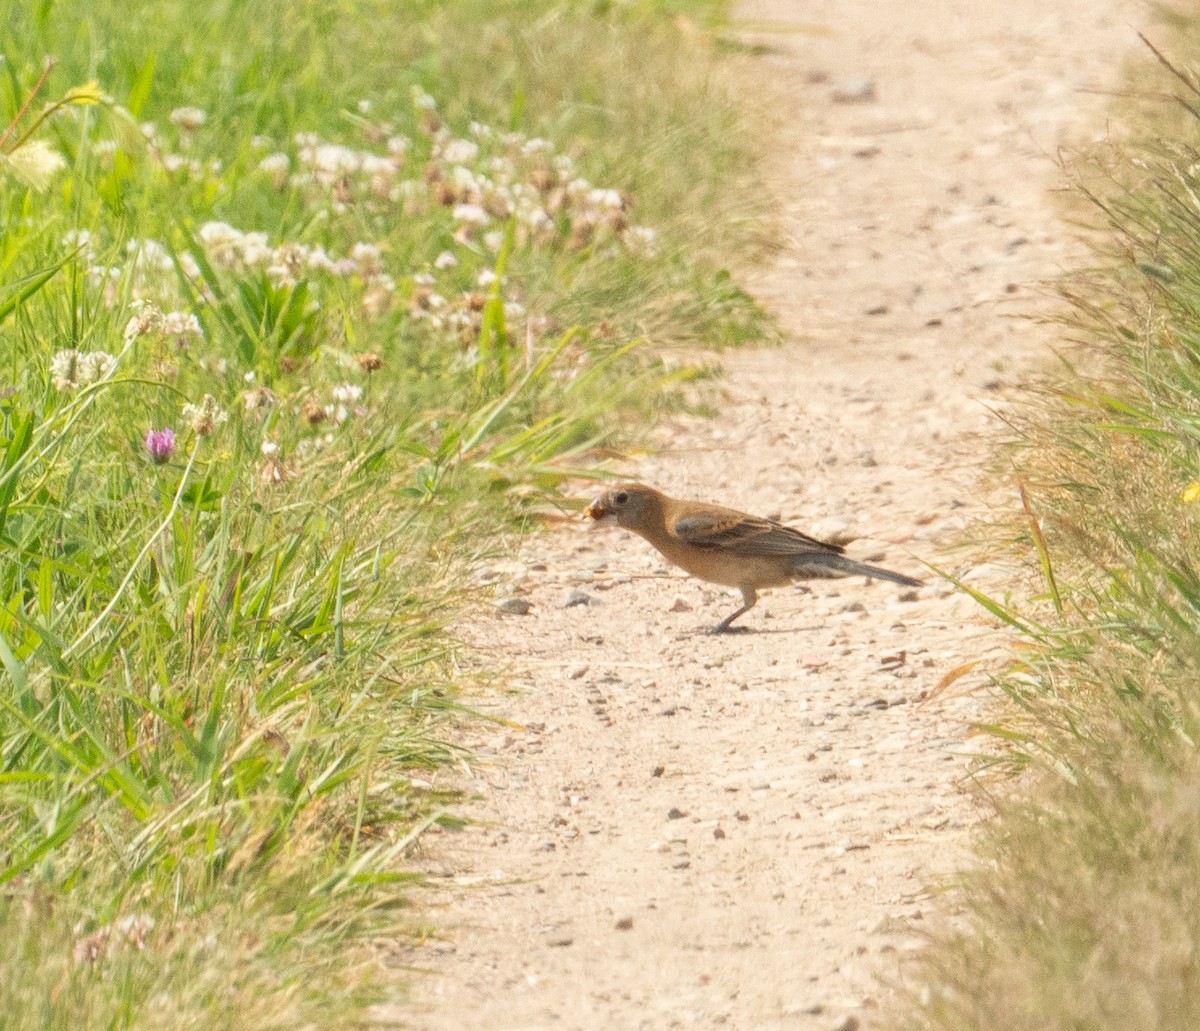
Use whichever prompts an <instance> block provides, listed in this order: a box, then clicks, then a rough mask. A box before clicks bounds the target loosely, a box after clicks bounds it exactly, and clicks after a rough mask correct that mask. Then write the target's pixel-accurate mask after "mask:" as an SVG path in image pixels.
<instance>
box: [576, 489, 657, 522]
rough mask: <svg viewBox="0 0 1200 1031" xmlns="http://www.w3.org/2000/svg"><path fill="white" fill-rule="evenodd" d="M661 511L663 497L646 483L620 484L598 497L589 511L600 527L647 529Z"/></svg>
mask: <svg viewBox="0 0 1200 1031" xmlns="http://www.w3.org/2000/svg"><path fill="white" fill-rule="evenodd" d="M661 508H662V495H661V494H660V493H659V492H658V491H656V490H655V489H654V488H653V487H647V486H646V485H645V484H644V483H618V484H617V485H616V486H615V487H610V488H609V489H608V490H606V491H605V492H604V493H603V494H601V495H599V496H598V497H597V498H596V500H595V501H593V502H592V504H591V507H590V508H589V509H588V515H590V516H591V517H592V518H593V519H594V520H596V522H597V523H598V524H602V525H615V526H625V527H629V528H631V529H636V528H638V527H643V526H646V525H647V524H648V523H650V522H652V521H653V519H654V515H655V514H656V513H658V512H660V510H661Z"/></svg>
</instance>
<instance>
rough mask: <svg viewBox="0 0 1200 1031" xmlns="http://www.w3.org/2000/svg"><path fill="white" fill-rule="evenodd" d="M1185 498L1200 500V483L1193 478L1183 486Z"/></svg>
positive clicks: (1189, 500)
mask: <svg viewBox="0 0 1200 1031" xmlns="http://www.w3.org/2000/svg"><path fill="white" fill-rule="evenodd" d="M1182 497H1183V500H1184V501H1187V502H1192V501H1200V483H1197V482H1196V481H1195V480H1193V481H1192V482H1191V483H1189V484H1188V485H1187V486H1186V487H1184V488H1183V495H1182Z"/></svg>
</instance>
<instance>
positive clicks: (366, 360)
mask: <svg viewBox="0 0 1200 1031" xmlns="http://www.w3.org/2000/svg"><path fill="white" fill-rule="evenodd" d="M358 367H359V368H360V369H362V371H363V372H366V373H372V372H378V371H379V370H380V369H382V368H383V359H382V358H380V357H379V355H377V354H375V353H374V352H372V351H367V352H365V353H364V354H360V355H359V356H358Z"/></svg>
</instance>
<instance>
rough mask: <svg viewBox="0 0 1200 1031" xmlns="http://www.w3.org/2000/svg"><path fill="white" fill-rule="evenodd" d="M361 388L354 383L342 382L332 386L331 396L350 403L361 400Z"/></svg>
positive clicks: (343, 402)
mask: <svg viewBox="0 0 1200 1031" xmlns="http://www.w3.org/2000/svg"><path fill="white" fill-rule="evenodd" d="M362 395H363V388H362V387H360V386H358V384H356V383H342V384H341V385H339V386H336V387H334V388H333V397H334V400H335V401H340V402H341V403H342V404H352V403H353V402H355V401H360V400H362Z"/></svg>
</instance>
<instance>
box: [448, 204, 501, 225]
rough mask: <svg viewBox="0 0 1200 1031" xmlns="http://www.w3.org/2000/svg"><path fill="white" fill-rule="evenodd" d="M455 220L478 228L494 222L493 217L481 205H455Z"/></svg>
mask: <svg viewBox="0 0 1200 1031" xmlns="http://www.w3.org/2000/svg"><path fill="white" fill-rule="evenodd" d="M454 218H455V220H456V221H458V222H465V223H466V224H467V225H476V226H485V225H487V224H488V223H489V222H490V221H491V220H492V216H491V215H489V214H488V213H487V212H486V211H485V210H484V209H483V206H482V205H480V204H455V205H454Z"/></svg>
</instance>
